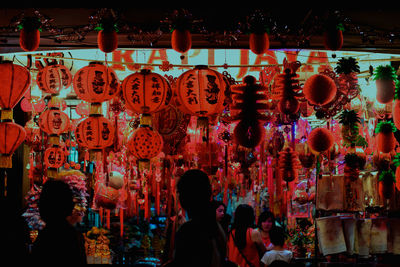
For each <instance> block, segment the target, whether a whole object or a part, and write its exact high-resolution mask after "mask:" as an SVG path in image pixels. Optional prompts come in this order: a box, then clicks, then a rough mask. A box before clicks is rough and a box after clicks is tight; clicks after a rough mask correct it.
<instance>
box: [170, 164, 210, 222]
mask: <svg viewBox="0 0 400 267" xmlns="http://www.w3.org/2000/svg"><path fill="white" fill-rule="evenodd" d="M177 192H178V194H179V202H180V204H181V206H182V208H183V209H185V210H186V212H187V213H188V216H189V217H193V216H196V215H200V213H202V212H204V208H206V207H209V206H210V201H211V193H212V191H211V184H210V180H209V178H208V176H207V174H206V173H205V172H203V171H201V170H198V169H192V170H188V171H186V172H185V173H184V174H183V175H182V176H181V178H180V179H179V180H178V183H177ZM214 213H215V211H214Z"/></svg>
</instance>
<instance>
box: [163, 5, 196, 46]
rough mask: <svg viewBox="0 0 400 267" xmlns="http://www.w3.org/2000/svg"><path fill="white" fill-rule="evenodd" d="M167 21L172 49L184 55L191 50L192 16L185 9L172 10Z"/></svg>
mask: <svg viewBox="0 0 400 267" xmlns="http://www.w3.org/2000/svg"><path fill="white" fill-rule="evenodd" d="M167 20H168V19H167ZM168 21H169V23H170V25H169V26H170V31H171V47H172V49H174V50H175V51H176V52H178V53H181V54H184V53H186V52H187V51H189V50H190V48H192V34H191V30H192V27H193V17H192V14H191V13H190V12H189V11H188V10H186V9H182V10H174V11H173V13H172V15H171V18H170V19H169V20H168Z"/></svg>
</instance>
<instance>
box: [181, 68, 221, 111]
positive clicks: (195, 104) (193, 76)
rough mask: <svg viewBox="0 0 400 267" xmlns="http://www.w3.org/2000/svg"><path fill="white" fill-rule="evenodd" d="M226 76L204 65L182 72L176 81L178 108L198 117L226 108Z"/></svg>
mask: <svg viewBox="0 0 400 267" xmlns="http://www.w3.org/2000/svg"><path fill="white" fill-rule="evenodd" d="M227 87H228V84H227V82H226V81H225V79H224V76H223V75H222V74H220V73H219V72H217V71H215V70H212V69H210V68H208V67H207V66H204V65H199V66H196V67H195V68H194V69H192V70H189V71H186V72H184V73H183V74H181V75H180V76H179V77H178V79H177V81H176V95H177V101H178V102H179V104H180V105H179V106H178V108H179V109H181V110H182V112H184V113H187V112H189V113H190V114H191V115H195V116H198V117H209V116H212V115H214V114H218V113H220V112H222V111H223V109H224V100H225V90H226V89H227Z"/></svg>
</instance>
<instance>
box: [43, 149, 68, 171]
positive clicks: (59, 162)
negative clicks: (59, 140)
mask: <svg viewBox="0 0 400 267" xmlns="http://www.w3.org/2000/svg"><path fill="white" fill-rule="evenodd" d="M65 160H66V156H65V152H64V150H63V149H62V148H61V147H49V148H47V149H46V150H45V151H44V163H45V164H46V166H47V167H48V168H60V167H61V166H63V165H64V162H65Z"/></svg>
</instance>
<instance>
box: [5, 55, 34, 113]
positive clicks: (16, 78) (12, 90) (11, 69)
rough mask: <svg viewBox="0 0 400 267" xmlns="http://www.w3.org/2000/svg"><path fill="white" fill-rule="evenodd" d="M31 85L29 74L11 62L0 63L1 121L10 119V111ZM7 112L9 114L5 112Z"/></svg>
mask: <svg viewBox="0 0 400 267" xmlns="http://www.w3.org/2000/svg"><path fill="white" fill-rule="evenodd" d="M30 83H31V74H30V73H29V71H28V70H27V69H26V68H24V67H22V66H20V65H16V64H13V63H12V62H11V61H3V62H1V63H0V107H1V108H2V112H1V113H2V114H1V116H2V119H12V109H13V108H14V107H15V105H17V104H18V102H19V101H20V100H21V98H22V97H23V96H24V94H25V93H26V91H27V90H28V88H29V85H30ZM6 110H7V111H9V112H6Z"/></svg>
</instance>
